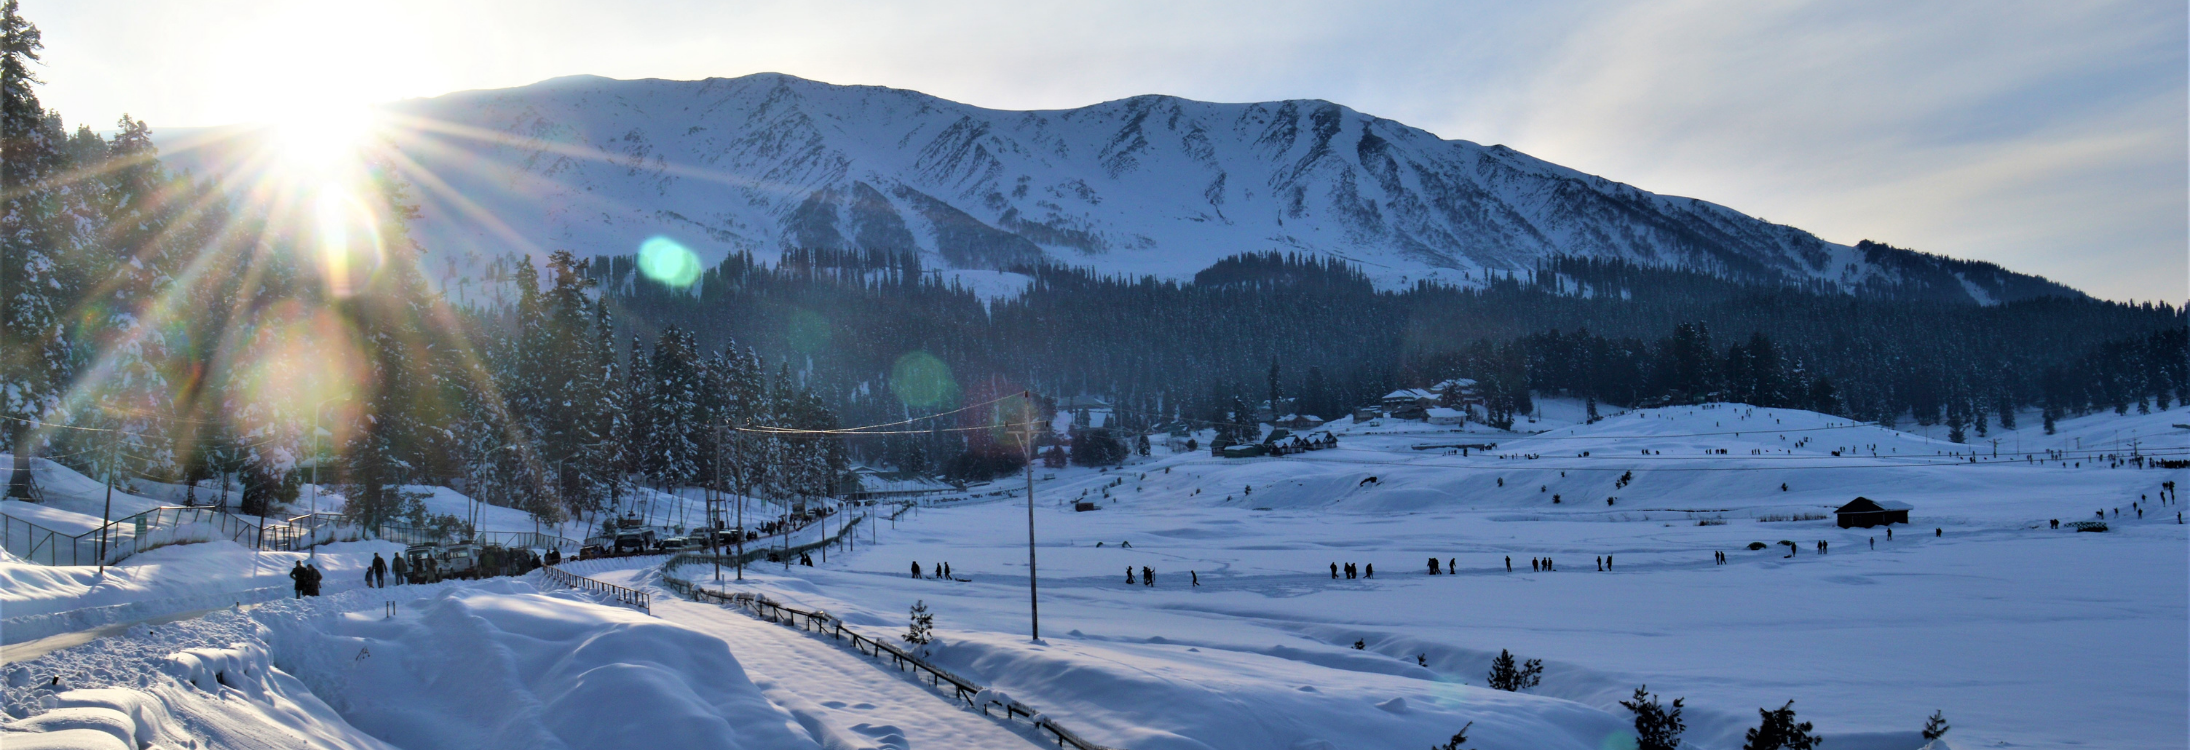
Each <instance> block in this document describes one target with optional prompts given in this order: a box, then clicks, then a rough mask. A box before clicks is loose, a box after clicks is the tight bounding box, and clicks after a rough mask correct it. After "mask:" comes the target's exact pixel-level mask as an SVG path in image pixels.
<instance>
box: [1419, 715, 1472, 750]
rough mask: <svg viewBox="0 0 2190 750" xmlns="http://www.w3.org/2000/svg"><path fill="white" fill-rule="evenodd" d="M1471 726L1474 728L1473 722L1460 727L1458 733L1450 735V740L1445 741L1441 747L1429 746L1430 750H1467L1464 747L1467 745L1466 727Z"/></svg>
mask: <svg viewBox="0 0 2190 750" xmlns="http://www.w3.org/2000/svg"><path fill="white" fill-rule="evenodd" d="M1472 726H1475V722H1472V721H1471V722H1468V723H1466V724H1462V725H1460V731H1458V732H1454V733H1452V739H1449V740H1445V744H1442V745H1431V746H1430V750H1468V749H1467V747H1465V746H1466V745H1467V744H1468V727H1472Z"/></svg>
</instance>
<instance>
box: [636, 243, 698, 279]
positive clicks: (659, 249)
mask: <svg viewBox="0 0 2190 750" xmlns="http://www.w3.org/2000/svg"><path fill="white" fill-rule="evenodd" d="M639 272H640V273H643V274H646V277H647V278H649V279H653V280H655V281H659V282H661V283H663V284H668V285H670V286H673V287H679V288H683V287H688V286H691V285H692V282H695V281H699V280H700V256H699V255H697V254H695V253H693V252H692V251H691V250H690V249H688V248H686V247H685V246H684V245H681V244H678V243H677V241H676V240H673V239H670V238H668V237H663V236H660V235H656V236H653V237H648V238H647V239H646V241H645V242H641V243H639Z"/></svg>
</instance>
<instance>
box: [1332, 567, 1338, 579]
mask: <svg viewBox="0 0 2190 750" xmlns="http://www.w3.org/2000/svg"><path fill="white" fill-rule="evenodd" d="M1331 580H1333V581H1336V580H1338V563H1331Z"/></svg>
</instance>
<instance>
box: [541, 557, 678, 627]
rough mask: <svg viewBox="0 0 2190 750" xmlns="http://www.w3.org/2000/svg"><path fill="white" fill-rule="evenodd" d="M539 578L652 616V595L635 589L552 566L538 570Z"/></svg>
mask: <svg viewBox="0 0 2190 750" xmlns="http://www.w3.org/2000/svg"><path fill="white" fill-rule="evenodd" d="M540 577H541V578H544V579H546V580H548V581H550V582H553V583H559V584H562V585H564V586H568V587H570V588H574V589H578V590H580V591H591V592H594V593H597V594H605V595H607V596H609V597H610V598H613V599H615V600H616V602H617V603H619V604H623V605H626V606H630V607H637V608H638V610H639V611H641V612H645V613H647V614H649V615H651V614H654V600H653V595H651V594H648V593H646V592H644V591H639V590H637V589H628V588H624V587H622V586H618V585H616V584H613V583H608V582H605V581H596V580H593V579H591V578H587V577H585V576H582V575H578V574H576V573H570V572H566V571H561V570H556V569H555V568H554V566H549V567H545V568H541V569H540Z"/></svg>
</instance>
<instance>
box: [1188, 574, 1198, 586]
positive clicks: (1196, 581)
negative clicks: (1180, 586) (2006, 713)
mask: <svg viewBox="0 0 2190 750" xmlns="http://www.w3.org/2000/svg"><path fill="white" fill-rule="evenodd" d="M1186 575H1187V577H1189V578H1192V579H1194V585H1195V586H1200V585H1201V573H1200V572H1198V571H1192V570H1189V571H1186Z"/></svg>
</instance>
